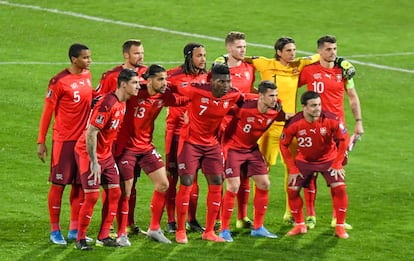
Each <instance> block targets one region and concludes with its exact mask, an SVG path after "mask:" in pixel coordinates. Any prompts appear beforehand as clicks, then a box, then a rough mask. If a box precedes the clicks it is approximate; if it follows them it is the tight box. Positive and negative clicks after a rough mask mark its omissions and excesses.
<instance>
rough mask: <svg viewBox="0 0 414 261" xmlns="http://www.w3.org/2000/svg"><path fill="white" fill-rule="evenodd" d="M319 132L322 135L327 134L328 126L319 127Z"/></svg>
mask: <svg viewBox="0 0 414 261" xmlns="http://www.w3.org/2000/svg"><path fill="white" fill-rule="evenodd" d="M319 132H320V133H321V135H322V136H325V135H326V127H321V128H320V129H319Z"/></svg>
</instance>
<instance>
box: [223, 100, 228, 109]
mask: <svg viewBox="0 0 414 261" xmlns="http://www.w3.org/2000/svg"><path fill="white" fill-rule="evenodd" d="M228 107H229V101H225V102H224V103H223V108H224V109H227V108H228Z"/></svg>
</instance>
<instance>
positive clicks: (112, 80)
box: [93, 64, 147, 97]
mask: <svg viewBox="0 0 414 261" xmlns="http://www.w3.org/2000/svg"><path fill="white" fill-rule="evenodd" d="M123 69H124V65H123V64H121V65H118V66H116V67H114V68H112V69H111V70H109V71H106V72H104V73H103V74H102V77H101V80H100V81H99V85H98V87H96V90H95V91H94V93H93V97H96V96H98V95H102V94H105V93H109V92H114V91H116V89H117V88H118V76H119V73H120V72H121V71H122V70H123ZM136 71H137V73H138V77H139V83H140V84H142V83H145V82H146V81H145V80H144V78H142V74H144V73H145V72H146V71H147V66H140V67H137V68H136Z"/></svg>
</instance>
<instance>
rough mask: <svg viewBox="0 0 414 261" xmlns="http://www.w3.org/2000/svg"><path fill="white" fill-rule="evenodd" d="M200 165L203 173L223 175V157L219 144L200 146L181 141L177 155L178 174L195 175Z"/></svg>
mask: <svg viewBox="0 0 414 261" xmlns="http://www.w3.org/2000/svg"><path fill="white" fill-rule="evenodd" d="M200 166H201V171H202V172H203V174H204V175H220V176H221V175H223V171H224V159H223V153H222V151H221V148H220V145H219V144H216V145H213V146H202V145H196V144H190V143H187V142H184V143H183V147H182V150H181V152H180V154H179V155H178V174H179V175H195V174H197V170H198V168H199V167H200Z"/></svg>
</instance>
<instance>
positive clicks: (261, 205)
mask: <svg viewBox="0 0 414 261" xmlns="http://www.w3.org/2000/svg"><path fill="white" fill-rule="evenodd" d="M268 203H269V191H268V190H262V189H259V188H257V187H256V193H255V195H254V221H253V222H254V229H258V228H260V227H261V226H263V222H264V217H265V214H266V210H267V204H268Z"/></svg>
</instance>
